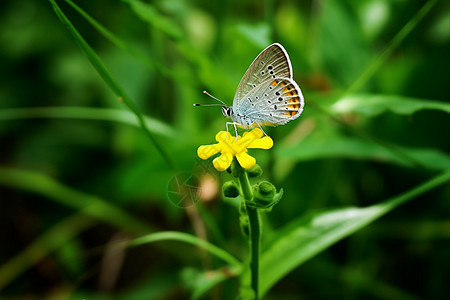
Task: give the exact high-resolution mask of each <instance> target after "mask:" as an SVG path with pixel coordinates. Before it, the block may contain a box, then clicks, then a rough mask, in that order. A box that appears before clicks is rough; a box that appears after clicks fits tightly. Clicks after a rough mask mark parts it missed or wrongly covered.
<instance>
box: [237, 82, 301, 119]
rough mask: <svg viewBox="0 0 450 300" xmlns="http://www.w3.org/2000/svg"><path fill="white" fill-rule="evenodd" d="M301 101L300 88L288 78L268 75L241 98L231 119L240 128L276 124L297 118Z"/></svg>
mask: <svg viewBox="0 0 450 300" xmlns="http://www.w3.org/2000/svg"><path fill="white" fill-rule="evenodd" d="M304 105H305V102H304V99H303V95H302V92H301V90H300V87H299V86H298V85H297V83H296V82H295V81H294V80H293V79H291V78H276V79H269V80H267V81H265V82H263V83H261V84H259V85H258V86H256V87H255V88H254V89H252V90H251V91H250V92H248V93H247V95H245V96H244V97H243V98H242V101H241V102H240V105H239V111H237V112H236V114H235V115H234V116H233V117H234V119H235V120H234V121H235V122H237V123H239V124H241V126H242V127H244V128H252V127H256V126H257V124H256V122H257V123H258V124H259V125H261V126H278V125H283V124H286V123H287V122H289V121H291V120H295V119H297V118H298V117H299V116H300V114H301V113H302V112H303V106H304Z"/></svg>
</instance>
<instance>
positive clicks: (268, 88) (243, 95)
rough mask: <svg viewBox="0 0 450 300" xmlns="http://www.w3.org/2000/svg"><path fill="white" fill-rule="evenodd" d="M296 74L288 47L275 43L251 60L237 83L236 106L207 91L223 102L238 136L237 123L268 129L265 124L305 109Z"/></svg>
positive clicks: (280, 121) (280, 122) (294, 116)
mask: <svg viewBox="0 0 450 300" xmlns="http://www.w3.org/2000/svg"><path fill="white" fill-rule="evenodd" d="M292 75H293V74H292V65H291V61H290V60H289V56H288V54H287V52H286V50H285V49H284V47H283V46H282V45H280V44H278V43H274V44H272V45H270V46H268V47H267V48H266V49H264V50H263V51H262V52H261V53H260V54H259V55H258V56H257V57H256V58H255V60H254V61H253V62H252V63H251V65H250V67H249V68H248V69H247V71H246V72H245V74H244V77H242V79H241V82H240V83H239V85H238V87H237V90H236V94H235V96H234V100H233V105H232V106H227V105H226V104H225V103H224V102H223V101H221V100H219V99H217V98H215V97H213V96H211V95H210V94H208V93H207V92H204V93H206V94H208V95H209V96H211V97H212V98H214V99H216V100H218V101H220V102H221V103H222V105H221V106H222V113H223V115H224V117H226V118H231V120H232V122H227V123H226V126H227V131H228V125H233V126H234V130H235V132H236V137H237V129H236V126H238V127H241V128H245V129H249V128H254V127H256V126H258V127H259V128H260V129H261V131H263V132H264V130H263V129H262V126H278V125H283V124H286V123H287V122H289V121H292V120H295V119H297V118H298V117H299V116H300V114H301V113H302V112H303V106H304V104H305V101H304V99H303V95H302V92H301V90H300V87H299V86H298V85H297V83H296V82H295V81H294V79H293V76H292ZM219 105H220V104H219ZM194 106H200V105H199V104H194ZM264 134H265V132H264ZM266 135H267V134H266Z"/></svg>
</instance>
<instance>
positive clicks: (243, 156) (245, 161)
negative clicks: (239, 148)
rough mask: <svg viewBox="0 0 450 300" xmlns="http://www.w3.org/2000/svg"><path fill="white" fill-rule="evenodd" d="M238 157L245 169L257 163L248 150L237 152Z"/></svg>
mask: <svg viewBox="0 0 450 300" xmlns="http://www.w3.org/2000/svg"><path fill="white" fill-rule="evenodd" d="M236 158H237V160H238V162H239V164H240V165H241V167H243V168H244V169H250V168H251V167H253V166H254V165H255V164H256V159H255V158H254V157H252V156H250V155H248V154H247V153H246V152H242V153H238V154H236Z"/></svg>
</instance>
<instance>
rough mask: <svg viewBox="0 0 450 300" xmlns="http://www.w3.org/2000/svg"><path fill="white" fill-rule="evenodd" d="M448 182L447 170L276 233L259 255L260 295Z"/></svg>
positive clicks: (308, 217)
mask: <svg viewBox="0 0 450 300" xmlns="http://www.w3.org/2000/svg"><path fill="white" fill-rule="evenodd" d="M449 180H450V170H448V171H447V172H445V173H443V174H441V175H439V176H436V177H434V178H433V179H431V180H429V181H427V182H425V183H423V184H421V185H419V186H417V187H416V188H413V189H412V190H410V191H408V192H406V193H404V194H402V195H400V196H397V197H394V198H392V199H389V200H386V201H384V202H382V203H380V204H377V205H373V206H370V207H366V208H358V207H350V208H342V209H335V210H331V211H325V212H319V213H312V214H309V215H307V216H304V217H301V218H299V219H297V220H295V221H293V222H292V223H291V224H289V225H287V226H286V227H284V228H283V229H281V230H279V231H278V232H276V234H275V235H274V236H276V238H275V239H274V240H273V241H272V242H270V243H269V244H268V245H267V246H266V248H265V251H263V253H262V255H261V272H260V274H261V278H260V292H261V294H262V295H263V294H265V293H267V291H268V290H269V289H270V288H271V287H272V286H273V285H274V284H275V283H276V282H277V281H278V280H280V279H281V278H282V277H283V276H285V275H286V274H288V273H289V272H290V271H292V270H293V269H294V268H296V267H298V266H299V265H301V264H302V263H304V262H305V261H307V260H309V259H311V258H312V257H314V256H315V255H317V254H318V253H320V252H322V251H323V250H325V249H327V248H328V247H330V246H331V245H333V244H335V243H336V242H338V241H340V240H342V239H344V238H345V237H347V236H349V235H351V234H353V233H355V232H356V231H358V230H360V229H362V228H364V227H366V226H367V225H369V224H370V223H372V222H373V221H375V220H376V219H378V218H380V217H381V216H383V215H385V214H386V213H388V212H390V211H392V210H393V209H394V208H396V207H398V206H399V205H401V204H403V203H405V202H407V201H409V200H411V199H413V198H414V197H417V196H419V195H421V194H423V193H425V192H427V191H429V190H431V189H433V188H436V187H438V186H439V185H441V184H444V183H445V182H447V181H449Z"/></svg>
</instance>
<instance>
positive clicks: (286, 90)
mask: <svg viewBox="0 0 450 300" xmlns="http://www.w3.org/2000/svg"><path fill="white" fill-rule="evenodd" d="M281 91H282V92H283V93H287V92H289V90H288V88H284V89H282V90H281Z"/></svg>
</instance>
